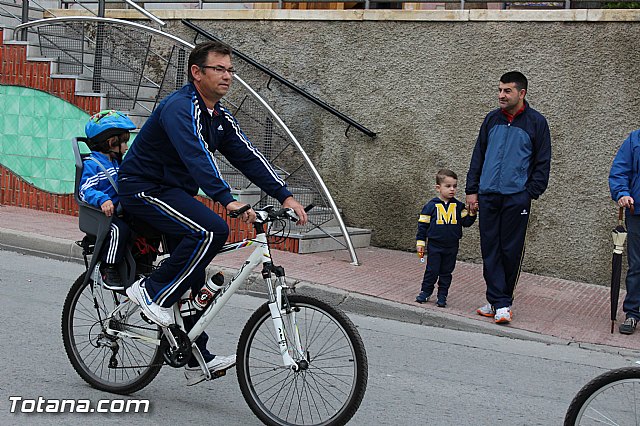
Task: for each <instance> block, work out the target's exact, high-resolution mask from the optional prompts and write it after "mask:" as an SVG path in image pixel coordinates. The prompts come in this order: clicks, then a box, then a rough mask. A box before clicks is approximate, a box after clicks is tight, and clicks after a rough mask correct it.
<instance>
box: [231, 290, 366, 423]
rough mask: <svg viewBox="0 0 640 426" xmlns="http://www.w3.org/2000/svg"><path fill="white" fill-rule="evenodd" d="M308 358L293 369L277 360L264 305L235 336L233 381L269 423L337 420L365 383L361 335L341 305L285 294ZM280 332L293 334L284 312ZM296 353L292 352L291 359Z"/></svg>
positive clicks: (343, 418) (347, 414)
mask: <svg viewBox="0 0 640 426" xmlns="http://www.w3.org/2000/svg"><path fill="white" fill-rule="evenodd" d="M288 299H289V303H290V305H291V308H292V310H294V311H295V315H296V323H297V328H298V333H299V335H300V341H301V344H302V347H303V348H304V350H305V353H306V358H307V360H308V362H309V364H308V368H307V369H301V370H299V371H297V372H294V371H292V370H291V369H289V368H286V367H284V366H283V364H282V356H281V355H280V350H279V347H278V344H277V342H278V341H279V340H280V339H279V338H278V334H277V333H276V332H275V330H274V329H273V322H272V321H271V313H270V311H269V306H268V305H267V304H266V303H265V304H264V305H262V306H261V307H260V308H258V310H257V311H256V312H254V314H253V315H252V316H251V318H250V319H249V321H248V322H247V324H246V325H245V327H244V329H243V331H242V334H241V336H240V340H239V342H238V352H237V359H238V364H237V368H238V382H239V384H240V389H241V390H242V394H243V396H244V398H245V400H246V401H247V403H248V404H249V407H251V410H252V411H253V412H254V414H256V416H258V418H260V420H262V421H263V422H264V423H266V424H268V425H342V424H345V423H346V422H348V421H349V419H351V417H352V416H353V415H354V414H355V412H356V411H357V410H358V407H359V406H360V403H361V402H362V398H363V397H364V393H365V390H366V387H367V380H368V376H367V374H368V365H367V355H366V353H365V348H364V344H363V343H362V339H361V338H360V335H359V334H358V331H357V330H356V327H355V326H354V325H353V323H352V322H351V320H349V318H348V317H347V316H346V315H345V314H344V313H343V312H342V311H340V310H338V309H336V308H334V307H332V306H330V305H329V304H327V303H325V302H323V301H320V300H318V299H315V298H312V297H308V296H301V295H291V296H288ZM283 324H284V328H285V330H284V335H285V336H287V338H291V336H293V335H294V334H293V331H292V330H289V329H288V328H290V327H291V326H292V325H291V324H290V321H289V319H288V318H287V315H283ZM295 358H296V356H294V359H295Z"/></svg>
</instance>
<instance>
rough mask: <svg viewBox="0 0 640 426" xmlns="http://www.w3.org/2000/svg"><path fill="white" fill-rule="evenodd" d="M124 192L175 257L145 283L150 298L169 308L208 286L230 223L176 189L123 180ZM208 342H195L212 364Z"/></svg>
mask: <svg viewBox="0 0 640 426" xmlns="http://www.w3.org/2000/svg"><path fill="white" fill-rule="evenodd" d="M120 190H121V203H122V205H123V207H124V208H125V210H126V211H127V213H129V214H131V215H133V216H134V217H137V218H140V219H142V220H144V221H145V222H147V223H149V224H150V225H151V226H153V227H154V228H155V229H157V230H158V231H160V232H161V233H163V234H165V236H166V237H167V239H168V243H169V244H168V245H169V247H168V249H169V251H170V253H171V255H170V256H169V258H168V259H166V260H164V261H163V262H162V264H161V265H160V267H159V268H158V269H156V270H155V271H154V272H153V273H152V274H151V276H150V277H149V278H148V279H147V280H145V288H146V289H147V293H148V294H149V297H151V298H152V299H153V300H154V301H155V302H156V303H158V304H159V305H161V306H164V307H170V306H172V305H173V304H174V303H175V302H177V301H178V300H179V299H180V298H181V297H182V295H183V294H184V293H185V292H186V291H187V290H188V289H191V291H192V292H193V293H197V292H198V291H199V290H200V289H201V288H202V286H203V285H204V282H205V278H206V267H207V266H208V265H209V263H210V262H211V259H213V257H214V256H215V255H216V253H218V251H219V250H220V248H222V246H223V245H224V243H225V241H226V240H227V236H228V235H229V227H228V226H227V224H226V222H225V221H224V220H222V218H220V216H218V215H217V214H215V213H214V212H213V211H211V209H209V208H208V207H206V206H205V205H204V204H202V203H201V202H199V201H198V200H196V199H195V198H194V197H192V196H191V195H189V194H187V193H186V192H184V191H183V190H181V189H178V188H170V187H162V186H158V185H152V184H143V185H142V184H136V183H131V182H127V181H121V182H120ZM195 320H197V317H196V318H192V319H190V320H186V321H185V327H186V329H187V331H188V330H190V329H191V328H192V327H193V324H191V322H195ZM207 340H208V336H207V334H206V333H204V332H203V333H202V334H201V335H200V336H199V337H198V339H196V344H197V345H198V347H199V348H200V351H201V352H203V355H204V357H205V361H209V360H211V359H213V355H211V354H209V353H208V351H207V350H206V342H207ZM192 361H193V362H192ZM194 363H195V360H194V359H192V360H190V362H189V365H191V366H195V365H197V363H195V365H194Z"/></svg>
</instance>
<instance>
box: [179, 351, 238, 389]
mask: <svg viewBox="0 0 640 426" xmlns="http://www.w3.org/2000/svg"><path fill="white" fill-rule="evenodd" d="M234 365H236V356H235V355H229V356H222V355H216V357H215V358H214V359H212V360H211V361H209V362H208V363H207V368H208V369H209V372H210V373H211V375H213V374H214V373H216V372H219V371H224V370H227V369H229V368H231V367H233V366H234ZM184 377H186V378H187V386H193V385H195V384H198V383H200V382H201V381H203V380H204V379H206V378H207V375H206V374H204V372H203V371H202V368H200V366H198V367H189V366H187V367H185V368H184Z"/></svg>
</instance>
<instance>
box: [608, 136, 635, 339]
mask: <svg viewBox="0 0 640 426" xmlns="http://www.w3.org/2000/svg"><path fill="white" fill-rule="evenodd" d="M639 165H640V130H634V131H633V132H631V134H629V137H628V138H627V139H626V140H625V141H624V142H623V143H622V146H621V147H620V149H619V150H618V154H617V155H616V158H615V159H614V160H613V164H612V165H611V172H610V173H609V189H610V191H611V198H612V199H613V201H615V202H616V203H618V205H619V206H620V207H624V208H626V214H625V217H626V220H625V222H626V225H627V260H628V263H629V270H628V271H627V279H626V286H627V295H626V297H625V298H624V303H623V304H622V310H623V311H624V313H625V316H626V319H625V321H624V322H623V323H622V324H620V327H619V331H620V333H622V334H633V332H634V331H636V326H637V325H638V320H640V216H639V214H640V211H639V210H640V209H633V214H631V209H632V208H633V207H634V202H635V200H637V199H640V179H638V177H640V170H639V169H638V167H639Z"/></svg>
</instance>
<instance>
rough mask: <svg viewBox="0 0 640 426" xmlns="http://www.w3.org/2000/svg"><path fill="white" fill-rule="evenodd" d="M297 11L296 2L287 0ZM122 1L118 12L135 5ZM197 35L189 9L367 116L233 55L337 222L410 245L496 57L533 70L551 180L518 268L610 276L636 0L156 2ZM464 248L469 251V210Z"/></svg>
mask: <svg viewBox="0 0 640 426" xmlns="http://www.w3.org/2000/svg"><path fill="white" fill-rule="evenodd" d="M295 12H298V13H295ZM134 16H135V15H134V14H133V13H131V14H129V15H128V16H126V17H127V18H129V19H131V18H133V17H134ZM158 16H159V17H161V18H162V19H165V20H167V21H168V22H169V25H168V27H167V31H168V32H170V33H172V34H174V35H177V36H179V37H182V38H184V39H185V40H189V41H193V39H194V33H193V31H192V30H190V29H188V28H187V27H186V26H184V25H183V24H182V23H181V22H180V21H179V19H180V18H188V19H191V20H193V22H194V23H196V24H197V25H200V26H202V27H203V28H205V29H206V30H208V31H209V32H211V33H213V34H215V35H217V36H218V37H220V38H222V39H223V40H224V41H226V42H227V43H229V44H231V45H232V46H233V47H234V48H236V49H237V50H239V51H241V52H243V53H245V54H247V55H249V56H251V57H252V58H254V59H255V60H257V61H258V62H260V63H262V64H264V65H265V66H267V67H269V68H271V69H273V70H274V71H276V72H277V73H279V74H281V75H283V76H284V77H286V78H288V79H290V80H292V81H293V82H294V83H295V84H297V85H299V86H300V87H302V88H304V89H306V90H308V91H309V92H311V93H312V94H313V95H315V96H317V97H318V98H320V99H322V100H323V101H325V102H327V103H328V104H330V105H333V106H334V107H336V108H337V109H338V110H339V111H341V112H342V113H344V114H346V115H348V116H350V117H351V118H353V119H354V120H356V121H357V122H359V123H361V124H363V125H364V126H365V127H368V128H369V129H371V130H373V131H375V132H376V133H377V137H376V138H374V139H371V138H369V137H367V136H365V135H363V134H362V133H360V132H358V131H357V130H355V129H353V128H352V129H350V130H349V132H348V136H347V137H345V130H346V127H347V126H346V124H345V123H344V122H342V121H340V120H338V119H337V118H335V117H334V116H332V115H330V114H328V113H326V112H323V111H322V110H321V109H319V108H318V107H317V106H314V105H313V104H311V103H310V102H308V101H305V100H302V99H301V98H300V97H298V96H297V95H294V94H293V93H292V92H291V90H289V89H286V88H283V87H282V86H281V85H279V84H278V83H275V82H271V84H270V85H269V88H267V82H268V80H267V79H266V78H264V77H261V76H260V75H258V74H257V73H254V72H253V71H252V70H251V68H250V67H247V66H244V65H243V64H242V63H241V62H240V61H236V62H237V65H238V68H239V69H240V71H241V74H240V75H241V76H242V77H243V78H245V80H247V81H248V82H249V84H251V85H252V86H254V87H256V88H258V89H259V92H260V93H261V94H262V95H263V96H264V97H265V98H266V99H267V100H268V101H269V102H271V103H272V104H273V106H274V107H275V109H276V111H278V112H279V113H281V115H282V117H283V118H284V120H285V122H286V123H287V124H288V125H289V126H290V127H291V129H292V130H293V132H294V134H296V135H297V136H298V137H299V138H300V141H301V142H302V144H303V145H304V147H305V149H307V150H308V151H309V153H310V154H311V156H312V159H313V161H314V162H315V164H316V165H317V166H318V168H319V170H320V172H321V174H322V175H323V176H324V178H325V180H326V182H327V184H328V186H329V188H330V190H331V192H332V194H333V195H334V196H335V198H336V202H337V204H338V206H339V207H341V208H342V209H343V211H344V216H345V219H346V222H347V224H349V225H351V226H359V227H367V228H371V229H373V231H374V236H373V243H374V245H377V246H383V247H388V248H394V249H402V250H410V249H413V247H414V244H415V240H414V238H415V228H416V219H417V216H418V213H419V212H420V209H421V207H422V205H423V203H425V202H426V201H427V200H428V199H430V198H431V197H432V196H434V193H435V192H434V184H435V183H434V174H435V172H436V171H437V170H438V169H439V168H441V167H448V168H451V169H453V170H455V171H457V172H458V174H459V177H460V181H459V187H460V192H459V197H460V198H461V199H464V185H465V176H466V172H467V168H468V164H469V159H470V156H471V151H472V149H473V146H474V143H475V139H476V136H477V132H478V129H479V127H480V124H481V123H482V120H483V118H484V116H485V115H486V114H487V112H488V111H489V110H491V109H493V108H496V107H497V96H496V95H497V85H498V80H499V77H500V75H501V74H502V73H504V72H506V71H511V70H520V71H522V72H523V73H524V74H525V75H526V76H527V77H528V78H529V93H528V95H527V99H528V100H529V102H530V104H531V106H532V107H534V108H535V109H537V110H539V111H540V112H541V113H543V114H544V115H545V116H546V117H547V119H548V121H549V124H550V128H551V136H552V143H553V162H552V171H551V179H550V184H549V188H548V190H547V192H546V193H545V194H544V195H543V196H542V197H541V199H540V200H538V201H536V202H534V206H533V214H532V218H531V222H530V228H529V232H528V237H527V246H526V250H527V254H526V257H525V263H524V270H526V271H529V272H533V273H538V274H542V275H551V276H557V277H562V278H567V279H572V280H581V281H586V282H591V283H597V284H607V283H608V281H609V273H610V259H611V248H612V242H611V237H610V231H611V229H612V228H613V227H614V226H615V224H616V217H617V209H616V207H615V206H614V204H613V202H612V201H611V200H610V198H609V193H608V184H607V176H608V171H609V167H610V165H611V161H612V158H613V156H614V154H615V152H616V151H617V149H618V147H619V146H620V144H621V143H622V141H623V139H624V138H625V137H626V136H627V134H628V133H629V132H630V131H631V130H633V129H635V128H638V127H640V101H639V96H638V94H639V93H640V80H639V78H638V75H639V71H638V70H640V56H639V55H638V54H637V52H638V51H639V50H640V25H638V20H640V14H639V13H638V12H637V11H603V10H588V11H587V10H563V11H547V12H538V11H535V12H534V11H487V10H484V11H482V10H472V11H430V12H425V11H416V12H410V11H330V12H328V11H324V12H321V11H316V12H311V11H306V12H302V11H274V10H261V11H228V12H225V11H191V12H186V11H180V12H173V13H167V12H163V13H160V12H158ZM459 259H460V260H465V261H472V262H480V261H481V256H480V249H479V237H478V230H477V225H476V226H474V227H473V228H471V229H470V230H468V231H466V233H465V236H464V238H463V240H462V243H461V250H460V257H459Z"/></svg>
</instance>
